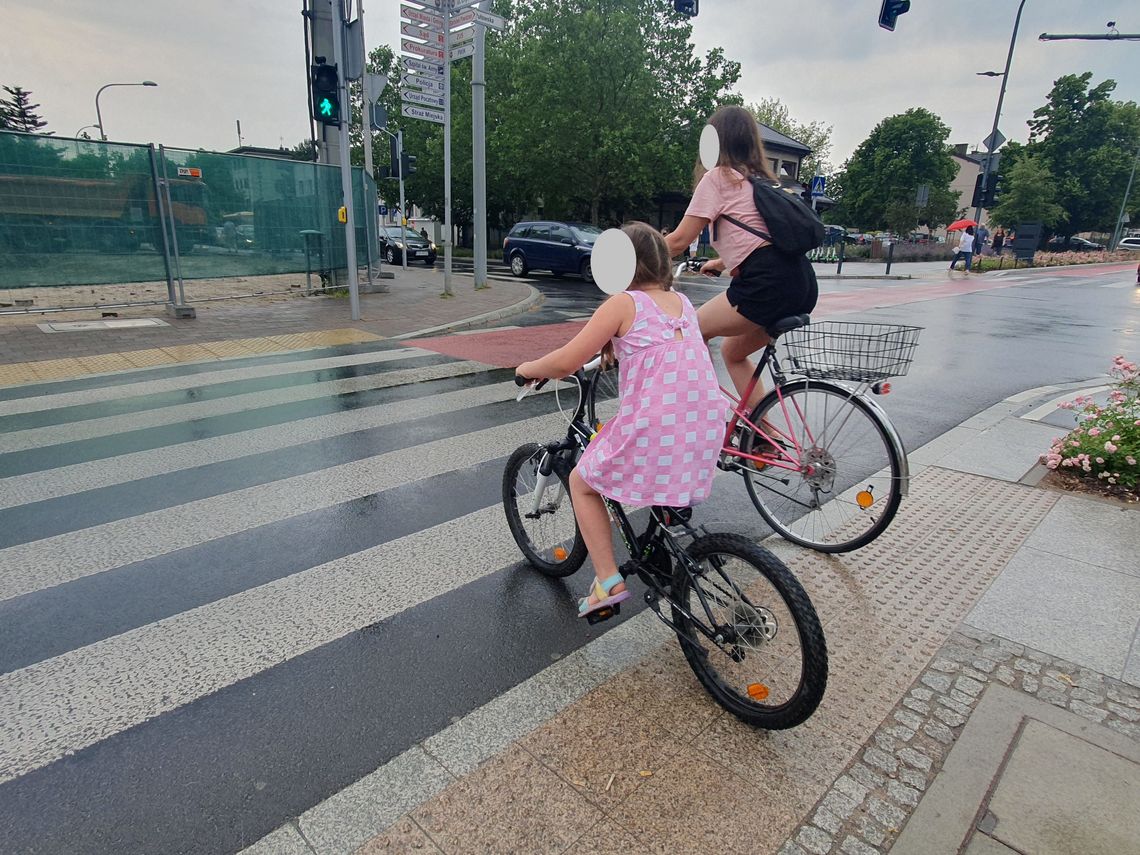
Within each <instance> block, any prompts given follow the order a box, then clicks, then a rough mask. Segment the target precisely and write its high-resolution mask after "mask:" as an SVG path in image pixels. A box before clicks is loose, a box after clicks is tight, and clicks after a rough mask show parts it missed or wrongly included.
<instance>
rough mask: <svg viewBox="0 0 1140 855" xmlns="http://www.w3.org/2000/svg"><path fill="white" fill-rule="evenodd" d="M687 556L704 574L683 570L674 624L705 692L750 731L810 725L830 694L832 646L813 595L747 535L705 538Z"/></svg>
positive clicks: (676, 586)
mask: <svg viewBox="0 0 1140 855" xmlns="http://www.w3.org/2000/svg"><path fill="white" fill-rule="evenodd" d="M687 554H688V556H689V558H691V559H692V561H693V563H695V565H696V567H695V568H694V567H688V568H687V567H685V566H682V563H681V562H678V567H677V569H676V571H675V573H674V576H673V595H674V598H675V602H674V604H673V623H674V624H675V625H676V626H677V627H678V633H677V638H678V640H679V641H680V643H681V649H682V650H683V651H684V654H685V659H686V660H688V663H689V667H691V668H692V669H693V673H695V674H696V675H697V679H698V680H700V682H701V685H702V686H704V687H705V690H706V691H707V692H708V693H709V694H710V695H712V697H713V699H714V700H715V701H716V702H717V703H718V704H720V705H721V706H722V707H724V708H725V709H726V710H727V711H728V712H730V713H732V714H733V715H734V716H736V717H737V718H739V719H741V720H742V721H745V722H747V723H749V724H752V725H756V726H757V727H763V728H766V729H769V730H783V729H785V728H789V727H795V726H796V725H798V724H802V723H803V722H804V721H806V720H807V719H808V718H809V717H810V716H811V714H812V713H814V712H815V710H816V707H818V706H819V703H820V701H821V700H822V699H823V693H824V690H825V689H826V687H827V644H826V642H825V641H824V637H823V629H822V628H821V627H820V624H819V617H818V616H817V615H816V612H815V607H814V606H812V604H811V600H810V599H809V598H808V595H807V592H806V591H804V589H803V587H802V586H801V585H800V583H799V582H798V581H796V578H795V576H793V575H792V573H791V571H790V570H788V568H787V567H785V566H784V564H783V563H782V562H781V561H780V560H779V559H778V558H776V556H774V555H773V554H772V553H770V552H768V551H767V550H766V549H763V548H762V547H760V546H757V545H756V544H755V543H753V542H752V541H750V540H748V539H747V538H744V537H741V536H739V535H735V534H712V535H707V536H705V537H701V538H698V539H697V540H695V541H693V543H692V544H690V545H689V548H688V550H687ZM678 605H680V606H681V607H683V609H684V610H685V611H687V612H688V614H689V615H691V617H689V616H686V614H685V612H684V611H682V609H681V608H678ZM710 614H711V617H710ZM697 622H699V623H700V624H701V625H703V626H704V627H705V628H706V629H708V630H710V631H711V633H712V634H713V636H719V637H720V638H722V639H723V641H722V643H720V644H717V643H715V642H713V641H712V640H711V639H710V638H709V637H708V636H706V635H705V634H704V633H702V632H701V631H700V629H698V625H697Z"/></svg>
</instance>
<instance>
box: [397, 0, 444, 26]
mask: <svg viewBox="0 0 1140 855" xmlns="http://www.w3.org/2000/svg"><path fill="white" fill-rule="evenodd" d="M400 17H401V18H403V19H404V20H405V21H414V22H415V23H417V24H422V25H423V26H425V27H431V28H432V29H433V30H438V31H440V32H443V18H441V17H439V15H432V14H430V13H428V12H424V11H423V10H422V9H417V8H415V7H414V6H403V5H401V6H400Z"/></svg>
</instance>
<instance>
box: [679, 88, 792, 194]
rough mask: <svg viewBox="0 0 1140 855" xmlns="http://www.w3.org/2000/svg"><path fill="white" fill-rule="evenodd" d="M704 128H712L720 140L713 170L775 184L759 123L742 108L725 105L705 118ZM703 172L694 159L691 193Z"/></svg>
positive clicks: (699, 163) (702, 168) (703, 169)
mask: <svg viewBox="0 0 1140 855" xmlns="http://www.w3.org/2000/svg"><path fill="white" fill-rule="evenodd" d="M708 124H710V125H712V126H713V127H714V128H716V132H717V136H718V137H719V138H720V158H719V159H718V160H717V162H716V165H717V166H727V167H729V168H731V169H735V170H736V171H737V172H739V173H740V174H741V175H743V176H744V177H745V178H750V177H752V176H756V177H758V178H767V179H768V180H769V181H775V180H776V176H775V175H774V174H773V173H772V167H771V166H769V165H768V153H767V152H766V151H765V150H764V140H763V139H762V138H761V137H760V123H759V122H757V121H756V117H755V116H753V115H752V114H751V113H750V112H748V111H747V110H745V109H744V108H743V107H738V106H736V105H735V104H725V105H723V106H721V107H718V108H717V110H716V112H715V113H713V114H712V115H711V116H709V121H708ZM705 172H707V170H706V169H705V167H704V165H703V164H702V163H701V159H700V158H699V157H698V158H697V163H696V166H694V167H693V189H694V190H695V189H696V187H697V184H699V183H700V180H701V179H702V178H703V177H704V175H705Z"/></svg>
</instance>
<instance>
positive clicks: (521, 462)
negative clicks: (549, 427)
mask: <svg viewBox="0 0 1140 855" xmlns="http://www.w3.org/2000/svg"><path fill="white" fill-rule="evenodd" d="M545 453H546V449H545V448H544V447H543V446H541V445H539V444H538V443H537V442H530V443H527V444H526V445H520V446H519V447H518V448H516V449H515V450H514V452H513V453H512V454H511V456H510V457H509V458H507V465H506V466H505V467H504V469H503V510H504V511H505V512H506V515H507V526H508V527H509V528H510V530H511V536H512V537H513V538H514V539H515V543H516V544H518V547H519V549H520V550H521V551H522V554H523V555H524V556H526V560H527V561H528V562H530V565H531V566H532V567H534V569H535V570H538V571H539V572H540V573H542V574H544V575H546V576H552V577H555V578H563V577H566V576H570V575H572V574H574V573H575V572H577V571H578V568H580V567H581V566H582V562H584V561H585V560H586V542H585V541H584V540H583V539H582V532H581V531H579V530H578V521H577V520H576V519H575V518H574V508H573V505H572V504H571V502H570V485H569V483H568V482H567V479H566V478H565V477H563V476H561V475H558V474H557V473H555V475H554V477H556V478H557V479H558V484H559V486H560V488H561V491H562V492H561V494H560V495H558V496H556V497H555V500H554V503H553V504H554V505H555V506H554V507H553V508H552V509H550V510H549V511H546V512H545V513H544V515H545V514H549V516H550V518H551V519H552V520H553V518H554V516H555V515H558V514H561V515H562V516H560V517H559V520H558V525H557V526H551V527H550V528H552V529H554V533H553V534H552V533H551V532H550V531H546V530H545V527H544V526H542V525H541V523H542V521H543V520H542V517H540V518H539V519H537V520H531V519H527V518H526V517H525V515H524V513H523V512H522V510H521V508H520V503H524V502H527V501H531V499H530V498H529V496H530V495H532V494H531V493H530V491H527V490H522V491H520V480H519V479H520V477H521V476H522V475H524V474H525V472H524V470H525V469H526V468H527V467H532V470H533V472H534V473H535V474H537V469H538V464H539V462H540V461H541V460H542V456H543V455H544V454H545ZM523 486H524V487H525V486H526V484H525V483H524V484H523ZM531 486H533V480H532V481H531ZM548 489H549V488H548ZM570 524H572V525H573V534H572V535H570V534H569V525H570ZM532 529H533V531H532ZM533 535H537V536H538V538H539V542H536V540H535V537H534V536H533ZM559 535H562V536H559ZM568 542H569V543H571V544H572V545H570V546H567V545H566V544H567V543H568ZM558 548H561V549H562V550H563V552H564V553H565V555H564V557H559V556H558V554H557V553H556V552H555V550H556V549H558Z"/></svg>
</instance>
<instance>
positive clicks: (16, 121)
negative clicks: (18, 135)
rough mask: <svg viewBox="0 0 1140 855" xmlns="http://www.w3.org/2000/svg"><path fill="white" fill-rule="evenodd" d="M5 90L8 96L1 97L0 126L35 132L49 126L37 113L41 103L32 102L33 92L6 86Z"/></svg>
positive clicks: (6, 128)
mask: <svg viewBox="0 0 1140 855" xmlns="http://www.w3.org/2000/svg"><path fill="white" fill-rule="evenodd" d="M4 91H5V92H6V93H8V97H6V98H0V128H2V129H4V130H9V131H23V132H24V133H28V134H34V133H36V132H38V131H39V129H40V128H43V127H46V126H47V122H45V121H44V120H43V119H42V118H40V116H39V114H37V113H36V110H38V109H39V108H40V105H39V104H33V103H31V101H32V93H31V92H30V91H29V90H27V89H24V88H22V87H20V86H5V87H4Z"/></svg>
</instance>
